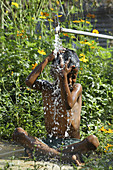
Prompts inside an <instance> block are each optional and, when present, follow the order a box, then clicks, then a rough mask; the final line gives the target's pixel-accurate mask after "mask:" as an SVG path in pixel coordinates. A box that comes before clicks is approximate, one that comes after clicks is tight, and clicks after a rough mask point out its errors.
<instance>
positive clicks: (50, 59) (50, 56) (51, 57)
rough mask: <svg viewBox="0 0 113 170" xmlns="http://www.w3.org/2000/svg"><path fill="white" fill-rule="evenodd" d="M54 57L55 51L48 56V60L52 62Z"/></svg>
mask: <svg viewBox="0 0 113 170" xmlns="http://www.w3.org/2000/svg"><path fill="white" fill-rule="evenodd" d="M54 58H55V55H54V53H53V52H52V53H51V54H50V55H49V56H48V62H51V61H52V60H53V59H54Z"/></svg>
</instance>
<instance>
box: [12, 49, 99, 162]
mask: <svg viewBox="0 0 113 170" xmlns="http://www.w3.org/2000/svg"><path fill="white" fill-rule="evenodd" d="M51 61H52V67H51V74H52V75H53V76H54V78H55V79H56V81H55V82H54V83H50V82H48V81H44V80H38V79H37V78H38V77H39V75H40V74H41V73H42V71H43V70H44V68H45V67H46V65H47V64H48V63H49V62H51ZM79 66H80V64H79V59H78V56H77V55H76V53H75V52H74V51H72V50H69V49H63V50H62V51H59V53H58V54H57V56H56V57H55V56H54V54H53V53H51V54H50V55H49V56H48V57H46V58H45V59H44V61H43V62H41V63H40V64H39V65H38V66H37V67H36V68H35V69H34V70H33V71H32V72H31V73H30V75H29V76H28V77H27V79H26V85H27V86H28V87H30V88H32V89H34V90H39V91H41V92H42V99H43V105H44V117H45V127H46V130H47V134H48V135H47V139H46V140H45V141H44V142H42V141H40V140H39V139H38V138H36V137H31V136H29V135H28V134H27V132H26V131H24V130H23V129H22V128H17V129H16V130H15V132H14V134H13V138H14V140H16V141H17V142H18V143H20V144H21V145H23V146H24V147H25V148H28V149H30V150H33V149H34V148H35V150H36V153H37V155H38V154H42V155H48V156H49V157H56V158H58V159H60V158H62V160H68V159H70V160H71V159H72V160H75V161H76V163H77V164H78V165H80V163H81V162H80V161H79V160H78V156H77V155H80V154H81V153H86V152H88V151H91V150H95V149H96V148H97V147H98V145H99V142H98V139H97V137H96V136H94V135H90V136H88V137H87V138H86V139H84V140H83V141H80V140H79V139H80V131H79V129H80V113H81V106H82V86H81V84H78V83H76V78H77V74H78V70H79ZM61 146H63V148H62V151H61V148H60V147H61ZM61 152H62V155H61Z"/></svg>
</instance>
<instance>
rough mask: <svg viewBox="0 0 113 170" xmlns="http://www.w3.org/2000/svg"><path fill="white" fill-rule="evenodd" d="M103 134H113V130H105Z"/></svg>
mask: <svg viewBox="0 0 113 170" xmlns="http://www.w3.org/2000/svg"><path fill="white" fill-rule="evenodd" d="M105 133H113V130H111V129H108V130H106V132H105Z"/></svg>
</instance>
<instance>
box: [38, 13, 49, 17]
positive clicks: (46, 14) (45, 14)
mask: <svg viewBox="0 0 113 170" xmlns="http://www.w3.org/2000/svg"><path fill="white" fill-rule="evenodd" d="M40 15H42V16H46V17H48V16H49V14H48V13H47V12H40Z"/></svg>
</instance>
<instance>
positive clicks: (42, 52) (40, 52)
mask: <svg viewBox="0 0 113 170" xmlns="http://www.w3.org/2000/svg"><path fill="white" fill-rule="evenodd" d="M38 53H39V54H42V55H46V53H45V52H44V50H38Z"/></svg>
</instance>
